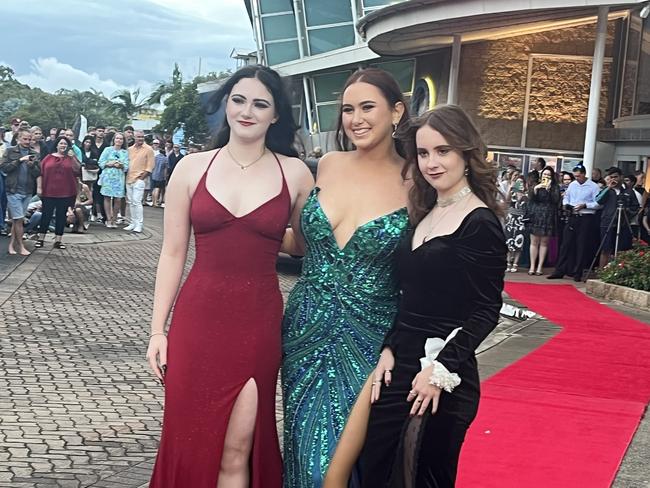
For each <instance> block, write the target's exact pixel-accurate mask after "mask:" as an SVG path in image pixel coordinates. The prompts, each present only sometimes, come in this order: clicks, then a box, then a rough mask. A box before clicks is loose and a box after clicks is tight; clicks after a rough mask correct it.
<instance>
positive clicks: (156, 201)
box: [151, 141, 167, 207]
mask: <svg viewBox="0 0 650 488" xmlns="http://www.w3.org/2000/svg"><path fill="white" fill-rule="evenodd" d="M154 142H155V141H154ZM166 175H167V156H165V150H164V149H161V150H160V151H157V152H156V156H155V159H154V168H153V173H151V186H152V187H153V195H152V197H153V201H152V204H153V206H154V207H164V206H165V203H164V202H165V184H166V178H165V177H166Z"/></svg>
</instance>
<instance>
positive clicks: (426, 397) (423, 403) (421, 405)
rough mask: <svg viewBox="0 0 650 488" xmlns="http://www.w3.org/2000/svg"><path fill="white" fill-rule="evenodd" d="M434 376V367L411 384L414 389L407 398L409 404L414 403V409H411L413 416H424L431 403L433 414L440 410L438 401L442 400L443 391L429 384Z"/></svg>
mask: <svg viewBox="0 0 650 488" xmlns="http://www.w3.org/2000/svg"><path fill="white" fill-rule="evenodd" d="M432 374H433V366H429V367H427V368H424V369H423V370H422V371H420V372H419V373H418V374H416V375H415V378H413V382H412V383H411V386H412V389H411V391H410V392H409V394H408V396H407V397H406V401H407V402H413V400H415V401H414V402H413V407H412V408H411V416H413V415H418V416H420V417H421V416H422V415H424V412H426V410H427V407H428V406H429V403H431V413H432V414H434V413H436V410H438V401H439V400H440V393H441V392H442V390H441V389H440V388H438V387H436V386H433V385H432V384H431V383H429V378H431V375H432Z"/></svg>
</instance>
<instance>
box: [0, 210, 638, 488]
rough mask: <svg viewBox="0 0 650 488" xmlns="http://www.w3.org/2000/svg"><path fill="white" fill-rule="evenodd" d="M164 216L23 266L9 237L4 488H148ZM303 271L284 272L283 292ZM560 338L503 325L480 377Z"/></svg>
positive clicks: (484, 356)
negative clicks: (151, 335) (153, 334)
mask: <svg viewBox="0 0 650 488" xmlns="http://www.w3.org/2000/svg"><path fill="white" fill-rule="evenodd" d="M161 217H162V210H160V209H150V208H145V223H146V224H147V229H146V231H145V233H143V234H141V235H138V236H135V235H129V234H127V233H125V232H123V231H121V230H109V229H105V228H103V227H100V226H97V225H93V226H92V227H91V229H90V231H89V234H87V235H80V236H75V235H67V234H66V236H65V237H64V240H65V242H66V243H67V244H68V249H66V250H63V251H59V250H52V249H51V245H47V244H46V247H45V248H44V249H41V250H38V251H36V252H35V253H34V254H33V255H32V256H30V257H28V258H27V259H24V260H23V259H20V258H15V257H12V256H7V255H6V254H4V249H5V248H6V243H7V240H6V238H0V249H1V250H2V251H1V252H2V253H3V254H1V255H0V256H1V257H0V487H12V488H13V487H16V488H21V487H90V486H92V487H103V488H118V487H120V488H131V487H132V488H140V487H143V486H146V483H147V481H148V479H149V475H150V472H151V468H152V465H153V461H154V457H155V453H156V447H157V442H158V437H159V434H160V420H161V415H162V399H163V391H162V388H161V387H160V385H159V384H158V383H157V381H155V380H154V378H153V376H152V375H151V374H150V372H149V370H148V366H147V364H146V362H145V360H144V354H145V350H146V344H147V341H148V329H149V318H150V309H151V298H152V293H153V282H154V276H155V267H156V263H157V258H158V254H159V251H160V244H161V236H162V219H161ZM30 247H31V244H30ZM14 259H15V260H14ZM191 259H192V255H191V256H190V261H191ZM11 260H14V261H11ZM295 264H296V262H295V261H292V260H291V259H285V260H283V261H282V263H281V265H280V267H279V270H280V272H279V277H280V284H281V287H282V290H283V292H284V293H285V295H286V293H287V292H288V291H289V290H290V289H291V287H292V286H293V283H294V282H295V279H296V266H295ZM527 278H528V277H525V276H524V275H523V274H522V273H519V274H518V275H517V276H516V277H509V279H527ZM535 279H537V280H539V281H540V282H542V283H545V284H548V283H549V282H548V281H546V280H544V281H542V279H540V278H533V280H535ZM549 286H552V285H549ZM514 305H516V304H514ZM619 308H620V307H619ZM622 311H623V312H624V313H630V314H632V315H636V316H637V318H640V319H641V320H645V321H646V322H650V314H646V315H643V314H639V313H635V312H633V311H625V310H624V309H623V310H622ZM557 331H558V328H557V327H556V326H555V325H553V324H550V323H549V322H547V321H545V320H544V319H543V318H541V317H537V316H535V317H532V318H525V317H524V318H523V319H516V318H508V317H504V320H503V321H502V322H501V323H500V325H499V327H498V328H497V330H496V331H495V332H494V333H493V334H492V335H491V336H490V337H489V338H488V340H486V342H485V343H484V344H483V345H482V348H481V352H480V354H479V364H480V370H481V375H482V376H483V377H484V378H485V377H488V376H489V375H491V374H493V373H495V372H496V371H498V370H500V369H501V368H503V367H504V366H506V365H508V364H510V363H512V362H514V361H516V360H517V359H519V358H520V357H522V356H523V355H525V354H526V353H527V352H529V351H531V350H532V349H534V348H536V347H539V345H541V344H543V343H544V342H545V341H546V340H548V339H549V338H550V337H552V336H553V335H554V334H555V333H557ZM278 411H279V412H281V407H280V405H278ZM278 421H279V423H281V418H279V419H278ZM648 432H649V429H648V421H647V420H645V421H644V422H643V423H642V426H641V428H640V429H639V432H638V433H637V435H636V437H635V441H634V443H633V445H632V448H631V449H630V451H629V452H628V455H627V456H626V459H625V463H624V465H623V467H622V469H621V472H620V473H619V479H618V480H617V483H616V484H615V485H614V486H616V487H617V488H623V487H624V488H631V487H648V486H650V484H649V480H650V474H649V473H648V468H647V466H645V464H646V463H645V461H644V459H645V458H647V453H648V450H649V449H650V441H649V440H650V434H649V433H648Z"/></svg>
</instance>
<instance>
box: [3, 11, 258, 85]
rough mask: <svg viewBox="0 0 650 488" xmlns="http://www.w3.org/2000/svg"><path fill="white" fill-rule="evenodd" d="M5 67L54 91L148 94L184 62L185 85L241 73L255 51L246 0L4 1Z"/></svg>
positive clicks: (34, 83)
mask: <svg viewBox="0 0 650 488" xmlns="http://www.w3.org/2000/svg"><path fill="white" fill-rule="evenodd" d="M2 4H3V6H2V19H3V22H2V26H1V27H0V45H1V46H2V47H3V48H2V50H0V64H5V65H9V66H11V67H12V68H13V69H14V71H15V72H16V77H17V78H18V80H19V81H21V82H23V83H27V84H28V85H30V86H34V87H40V88H42V89H43V90H46V91H49V92H54V91H56V90H58V89H60V88H67V89H77V90H87V89H89V88H95V89H97V90H101V91H103V92H104V93H105V94H106V95H110V94H112V93H114V92H115V91H116V90H118V89H121V88H125V87H128V88H131V89H134V88H136V87H140V88H141V91H142V92H143V93H148V92H149V91H150V90H151V87H152V86H154V85H155V84H156V83H157V82H159V81H166V80H168V79H169V78H170V76H171V72H172V69H173V66H174V62H177V63H178V64H179V66H180V67H181V70H182V72H183V74H184V76H185V77H186V79H189V78H192V77H193V76H194V75H196V74H197V72H198V67H199V57H200V58H201V59H202V61H201V72H202V73H206V72H208V71H219V70H224V69H228V68H231V69H233V68H234V67H235V61H234V60H232V59H230V52H231V51H232V49H233V48H244V49H250V50H251V51H252V50H253V49H254V46H255V42H254V40H253V34H252V29H251V25H250V22H249V19H248V16H247V14H246V8H245V6H244V0H136V1H134V0H60V1H59V2H44V1H40V0H21V1H6V2H5V1H3V2H2Z"/></svg>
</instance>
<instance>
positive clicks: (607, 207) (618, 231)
mask: <svg viewBox="0 0 650 488" xmlns="http://www.w3.org/2000/svg"><path fill="white" fill-rule="evenodd" d="M622 179H623V175H622V173H621V170H620V169H618V168H616V167H614V166H612V167H611V168H609V169H608V170H607V172H606V176H605V185H606V186H605V188H604V189H603V190H602V191H601V192H600V193H599V194H598V196H597V197H596V202H598V204H599V205H602V207H603V210H602V213H601V216H600V239H601V249H600V267H601V268H602V267H604V266H605V265H606V264H607V263H608V262H609V260H610V259H611V257H612V255H613V254H614V251H616V250H619V251H627V250H628V249H632V227H631V223H632V220H633V219H634V217H635V216H636V215H637V214H638V212H639V201H638V200H637V198H636V195H635V192H634V189H633V187H632V186H630V187H626V186H625V185H623V182H622ZM619 219H620V220H619ZM617 240H618V243H617Z"/></svg>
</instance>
